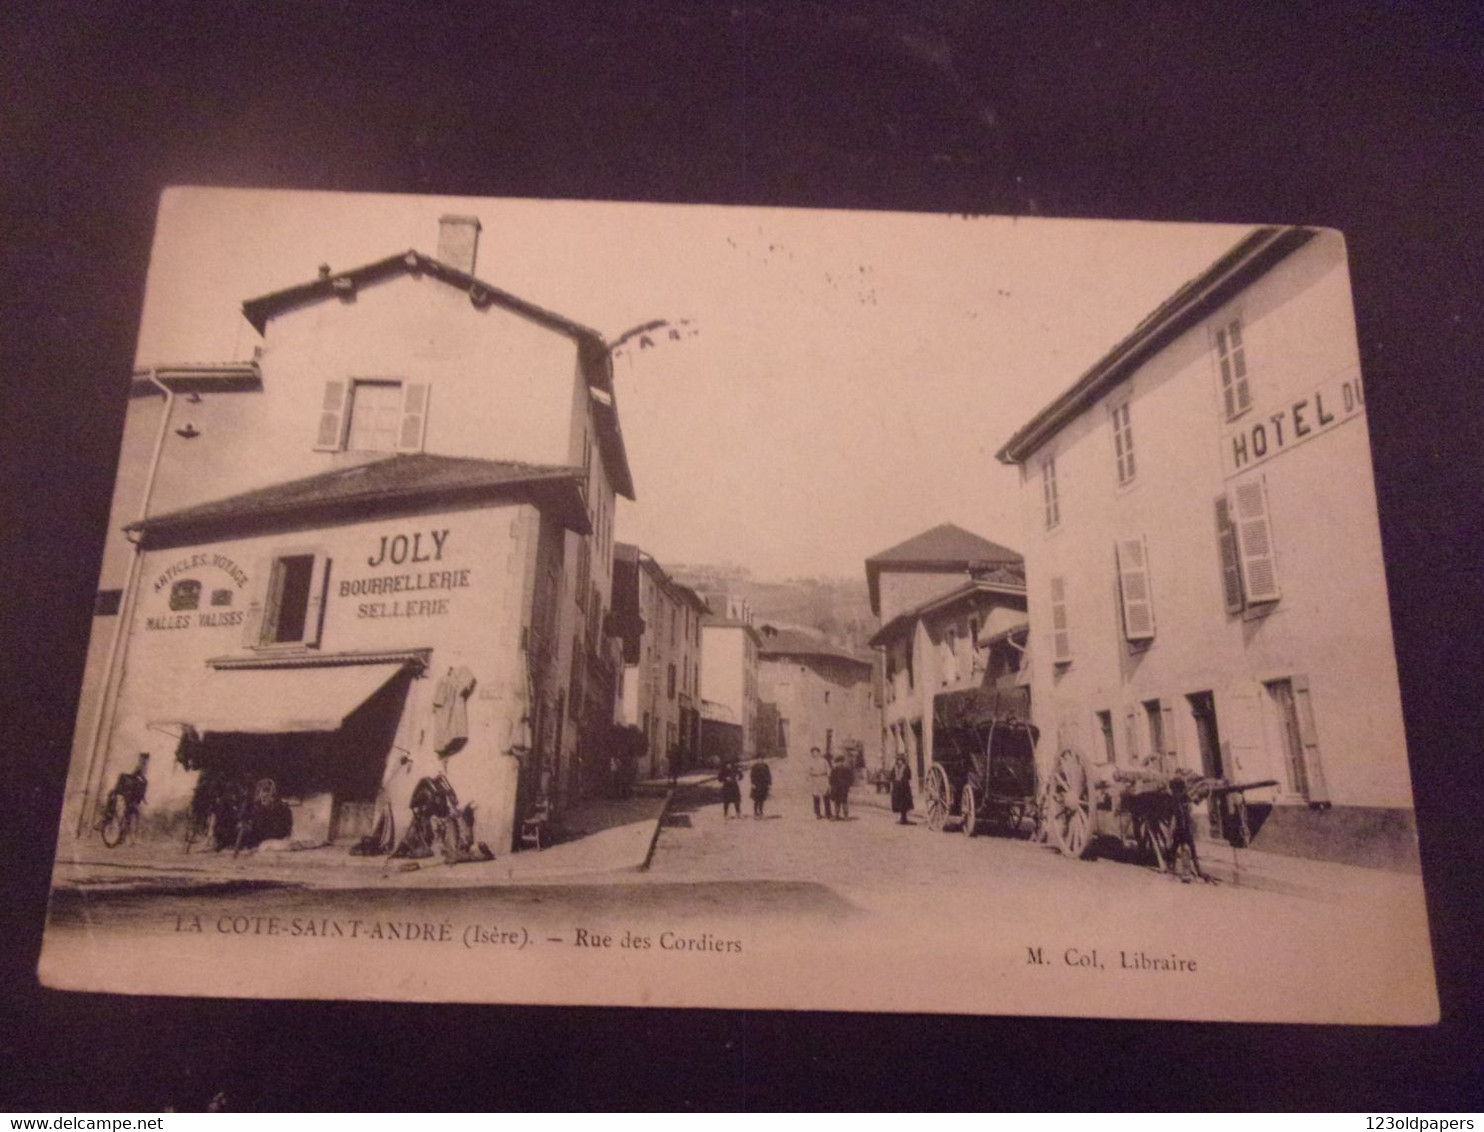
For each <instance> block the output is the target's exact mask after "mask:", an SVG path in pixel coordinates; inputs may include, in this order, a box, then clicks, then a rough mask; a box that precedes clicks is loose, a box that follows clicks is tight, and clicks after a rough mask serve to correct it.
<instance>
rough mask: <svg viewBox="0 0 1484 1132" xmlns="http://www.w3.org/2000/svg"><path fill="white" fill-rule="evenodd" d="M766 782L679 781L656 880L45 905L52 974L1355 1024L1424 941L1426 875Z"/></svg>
mask: <svg viewBox="0 0 1484 1132" xmlns="http://www.w3.org/2000/svg"><path fill="white" fill-rule="evenodd" d="M772 767H773V774H774V789H773V792H772V797H770V799H769V801H768V804H767V813H766V817H765V818H763V819H761V820H758V819H755V818H753V817H752V815H751V800H750V798H748V797H747V786H746V783H745V782H744V785H743V795H744V796H743V810H744V816H743V817H741V818H740V819H737V818H723V816H722V812H721V805H720V797H721V791H720V785H719V783H717V782H716V781H714V780H712V779H704V780H697V779H696V778H695V777H694V776H691V777H690V778H689V779H688V780H687V781H683V782H682V783H681V785H680V787H679V789H678V790H677V791H676V792H675V795H674V797H673V798H672V800H671V805H670V808H669V810H668V813H667V815H666V817H665V819H664V821H663V824H662V826H661V828H660V830H659V836H658V839H657V842H656V845H655V849H654V854H653V858H652V861H651V864H650V867H649V868H648V869H647V870H644V871H628V872H615V873H611V874H606V875H601V876H595V875H589V876H570V877H565V878H564V877H559V876H553V877H551V878H549V879H532V880H531V881H529V882H519V883H509V884H500V885H493V886H491V885H485V886H475V885H471V886H469V887H451V886H439V887H425V888H417V889H409V888H402V889H388V888H385V887H382V888H370V887H364V888H355V887H351V888H326V887H310V886H307V885H306V886H293V885H284V884H265V883H261V882H246V881H236V882H233V881H227V882H224V883H222V884H218V885H216V886H215V887H213V888H207V889H196V890H181V891H178V892H156V893H152V894H151V893H130V892H126V891H118V892H110V891H107V888H106V886H105V887H104V888H94V889H92V890H89V891H85V892H84V891H77V890H72V891H68V890H65V889H58V890H57V891H56V893H55V894H54V896H53V903H52V909H51V926H52V930H51V932H50V933H49V935H48V939H47V948H48V956H47V957H44V959H43V965H42V966H43V976H45V973H46V970H47V967H48V962H49V960H50V961H52V962H54V963H55V964H56V965H57V969H65V968H66V966H67V963H68V960H69V959H70V960H71V961H72V962H73V963H74V964H75V963H76V962H77V958H76V954H69V953H73V952H80V953H87V952H88V950H89V949H90V948H92V947H94V946H96V943H95V937H96V933H98V932H99V931H106V932H108V933H110V937H111V938H112V939H113V940H114V941H115V942H116V943H117V944H119V945H122V946H120V947H119V948H118V950H116V951H115V950H111V952H110V954H111V956H113V957H114V960H113V961H114V962H115V964H116V967H117V968H118V970H124V969H127V970H128V971H129V972H130V978H131V979H134V980H136V981H137V983H138V985H139V987H140V988H141V989H148V988H149V987H151V986H153V985H156V983H157V980H158V979H159V977H160V976H159V973H158V972H159V970H160V964H166V965H168V966H169V968H170V978H171V980H172V985H174V986H181V987H184V988H189V987H191V986H194V985H196V983H198V982H199V987H200V993H223V992H224V991H226V992H229V993H241V994H252V993H261V989H260V988H266V987H269V986H274V987H278V988H280V990H279V993H283V991H282V988H283V986H284V980H285V978H286V976H285V973H284V972H285V969H286V968H289V969H292V971H293V974H292V976H291V977H289V981H290V983H291V984H292V983H294V981H295V980H298V979H302V981H303V986H304V993H307V994H312V995H314V996H323V995H326V994H340V995H344V996H348V997H367V995H368V993H369V994H370V996H371V997H379V996H380V995H381V993H387V994H390V995H391V996H392V997H408V998H431V999H440V998H452V999H464V1000H471V1001H552V1002H563V1001H570V1002H581V1001H596V1002H607V1001H613V1002H629V1003H633V1002H654V1003H662V1002H669V1003H675V1004H682V1005H683V1004H687V1003H693V1002H707V1003H709V1004H713V1005H716V1004H732V1005H748V1004H752V1003H760V1004H771V1005H786V1006H792V1007H795V1008H827V1007H833V1008H836V1009H839V1008H842V1007H849V1006H852V1005H854V1006H855V1007H857V1008H860V1009H912V1010H941V1011H988V1012H1010V1013H1061V1012H1064V1011H1066V1010H1072V1012H1074V1013H1077V1012H1080V1013H1093V1014H1111V1015H1117V1014H1123V1015H1129V1014H1132V1015H1134V1016H1142V1015H1143V1014H1148V1015H1149V1016H1158V1015H1166V1016H1167V1015H1168V1013H1169V1012H1170V1010H1171V1007H1172V1004H1177V1009H1179V1010H1180V1011H1183V1012H1185V1013H1187V1014H1190V1015H1192V1016H1202V1017H1205V1016H1210V1017H1230V1018H1243V1017H1247V1018H1269V1019H1281V1018H1285V1017H1289V1016H1290V1015H1292V1016H1298V1015H1299V1014H1301V1013H1303V1012H1304V1011H1308V1012H1309V1013H1310V1014H1312V1010H1313V1008H1314V1003H1315V1001H1316V999H1317V1000H1319V1001H1321V1002H1322V1001H1334V1002H1336V1003H1344V1004H1346V1005H1345V1007H1344V1011H1343V1016H1344V1017H1345V1018H1347V1019H1350V1020H1357V1021H1358V1020H1362V1019H1363V1018H1365V1017H1369V1016H1370V1015H1369V1014H1368V1013H1367V1012H1368V1011H1369V1010H1370V1009H1372V1007H1374V1009H1375V1010H1377V1011H1385V1010H1388V1009H1390V1008H1391V1006H1392V1005H1394V1003H1392V1002H1391V1000H1392V999H1393V997H1395V998H1396V999H1397V1000H1398V1001H1400V1000H1403V999H1405V998H1406V997H1407V995H1408V994H1409V993H1410V990H1409V988H1407V987H1405V986H1403V985H1401V984H1399V983H1397V982H1396V981H1395V977H1394V974H1393V972H1394V971H1395V970H1398V969H1401V968H1402V967H1403V966H1404V964H1403V963H1402V960H1403V959H1405V958H1406V957H1408V956H1411V955H1415V953H1416V951H1417V949H1418V948H1425V947H1426V946H1427V938H1426V920H1425V916H1424V913H1423V905H1422V895H1421V885H1420V883H1419V881H1418V879H1417V878H1416V877H1415V876H1409V875H1405V874H1400V873H1390V872H1384V871H1381V870H1372V869H1359V868H1352V867H1349V866H1341V865H1326V864H1324V863H1321V862H1316V861H1311V860H1298V859H1290V858H1275V857H1273V856H1272V855H1269V854H1256V853H1245V852H1244V853H1243V854H1241V857H1240V858H1236V857H1235V856H1234V853H1233V851H1232V850H1231V849H1230V848H1229V847H1226V846H1212V847H1210V848H1208V849H1207V850H1206V852H1207V856H1206V858H1205V863H1206V866H1207V870H1208V871H1209V872H1210V873H1212V874H1213V875H1214V876H1216V877H1217V878H1219V879H1218V881H1217V883H1212V884H1200V883H1182V882H1181V881H1180V880H1179V879H1176V878H1174V877H1171V876H1168V875H1166V874H1163V873H1160V872H1157V871H1156V870H1154V869H1153V868H1151V867H1149V865H1148V864H1147V863H1142V862H1138V861H1133V860H1128V859H1111V858H1099V859H1095V860H1092V861H1074V860H1070V859H1068V858H1066V857H1063V856H1061V855H1060V854H1058V853H1057V852H1056V851H1055V850H1053V849H1051V848H1049V847H1047V846H1044V845H1039V844H1035V843H1032V842H1031V841H1029V840H1027V839H1025V837H1024V836H1023V835H1022V836H1021V837H1013V836H1005V835H993V834H983V835H980V836H978V837H974V838H969V837H966V836H964V835H963V834H962V833H960V832H941V831H937V832H935V831H932V830H929V829H928V828H927V827H926V825H925V824H924V822H923V819H922V817H921V815H920V814H918V815H915V816H914V823H913V824H911V825H909V826H902V825H899V824H897V822H896V819H895V817H894V815H892V814H891V813H890V812H889V810H888V809H887V808H886V798H885V797H884V796H880V797H876V796H873V794H872V793H871V792H870V788H869V787H862V788H857V789H856V790H855V791H854V792H853V793H852V804H851V816H850V818H849V819H848V820H843V821H825V820H823V819H816V818H815V817H814V815H813V809H812V804H811V800H810V796H809V791H808V784H807V780H806V778H805V764H804V762H803V761H802V760H793V761H790V760H786V759H785V760H778V761H776V762H774V763H773V764H772ZM1234 861H1235V862H1236V864H1237V871H1236V872H1234V871H1233V864H1234ZM455 875H458V874H455ZM469 875H471V879H472V874H469ZM1259 925H1260V926H1259ZM368 933H372V934H370V935H369V937H368ZM1341 936H1348V937H1350V938H1353V939H1356V940H1360V941H1362V943H1361V944H1360V945H1359V946H1357V947H1356V948H1353V949H1350V950H1347V951H1346V952H1345V953H1344V954H1343V955H1342V954H1339V953H1337V952H1336V951H1335V949H1333V948H1332V947H1329V946H1328V941H1330V940H1333V939H1334V938H1339V937H1341ZM326 937H333V938H326ZM492 940H493V941H495V942H494V943H491V942H490V941H492ZM516 940H518V941H519V942H518V943H517V942H514V941H516ZM388 941H395V942H390V943H389V942H388ZM677 941H678V942H677ZM693 943H694V946H695V947H696V948H697V949H699V950H700V953H696V952H695V951H691V950H687V949H688V948H690V947H692V944H693ZM677 948H678V949H679V950H681V951H685V954H679V955H677V954H674V952H675V951H676V950H677ZM1296 956H1298V957H1304V958H1301V959H1300V961H1297V962H1296V961H1295V957H1296ZM229 957H230V960H231V962H232V964H233V970H234V977H235V978H237V979H238V980H239V981H238V982H237V983H235V984H233V986H232V987H231V988H230V989H229V988H227V987H223V985H222V983H221V975H220V971H221V963H222V962H223V960H225V959H228V958H229ZM429 959H433V960H434V961H433V962H428V961H427V960H429ZM1156 963H1157V964H1159V965H1160V966H1149V964H1156ZM800 970H807V971H809V972H811V974H810V975H809V977H808V978H806V979H804V980H802V981H801V980H800V979H799V978H798V977H797V976H798V972H799V971H800ZM367 971H375V972H377V980H376V981H375V983H374V985H373V987H372V990H371V991H370V992H368V990H367V986H368V985H371V984H368V983H367V982H366V977H367V976H366V972H367ZM1357 979H1364V980H1369V984H1368V985H1374V986H1375V987H1376V988H1377V990H1376V997H1375V1002H1374V1003H1369V1002H1368V1003H1364V1004H1362V1006H1361V1007H1360V1008H1359V1011H1358V1012H1357V1008H1356V1006H1355V1005H1354V1003H1353V1001H1349V1002H1347V1000H1346V999H1345V998H1344V997H1343V995H1342V994H1341V991H1342V990H1343V988H1344V987H1345V986H1346V985H1347V984H1350V983H1352V982H1353V981H1354V980H1357ZM375 986H386V987H388V988H395V989H394V990H387V991H385V992H377V991H376V990H375ZM759 996H760V997H759ZM1340 1016H1341V1015H1337V1018H1339V1017H1340Z"/></svg>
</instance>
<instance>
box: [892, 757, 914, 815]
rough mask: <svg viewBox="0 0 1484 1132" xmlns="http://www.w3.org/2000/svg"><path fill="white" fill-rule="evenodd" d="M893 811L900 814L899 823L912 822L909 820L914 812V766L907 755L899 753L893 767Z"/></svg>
mask: <svg viewBox="0 0 1484 1132" xmlns="http://www.w3.org/2000/svg"><path fill="white" fill-rule="evenodd" d="M891 812H892V813H894V814H897V815H899V824H901V825H911V824H912V823H911V822H909V821H908V820H907V815H908V814H910V813H911V812H912V768H911V767H910V766H908V765H907V756H906V755H898V756H897V761H896V763H895V765H894V766H893V767H892V768H891Z"/></svg>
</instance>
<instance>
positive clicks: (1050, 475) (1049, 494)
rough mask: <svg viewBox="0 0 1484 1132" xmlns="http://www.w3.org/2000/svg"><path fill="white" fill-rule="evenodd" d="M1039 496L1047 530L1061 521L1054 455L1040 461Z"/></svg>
mask: <svg viewBox="0 0 1484 1132" xmlns="http://www.w3.org/2000/svg"><path fill="white" fill-rule="evenodd" d="M1120 482H1121V481H1120ZM1041 496H1042V502H1043V503H1044V505H1045V509H1046V529H1047V530H1048V531H1049V530H1051V529H1052V528H1053V527H1055V526H1056V525H1057V524H1058V523H1060V522H1061V501H1060V499H1059V498H1058V497H1057V494H1056V457H1055V456H1047V457H1046V459H1044V460H1042V461H1041Z"/></svg>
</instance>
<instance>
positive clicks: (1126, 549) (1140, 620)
mask: <svg viewBox="0 0 1484 1132" xmlns="http://www.w3.org/2000/svg"><path fill="white" fill-rule="evenodd" d="M1115 550H1116V553H1117V556H1118V592H1119V595H1120V596H1121V597H1122V599H1123V635H1124V638H1125V639H1126V640H1130V641H1152V640H1153V639H1154V598H1153V595H1152V593H1151V592H1150V586H1149V563H1148V553H1147V548H1146V546H1145V544H1144V539H1143V537H1142V536H1141V537H1139V538H1125V539H1119V540H1118V543H1117V545H1116V547H1115Z"/></svg>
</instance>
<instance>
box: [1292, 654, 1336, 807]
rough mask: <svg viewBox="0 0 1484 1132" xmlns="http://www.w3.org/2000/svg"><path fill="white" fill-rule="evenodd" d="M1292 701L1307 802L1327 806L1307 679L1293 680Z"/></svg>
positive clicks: (1298, 677) (1300, 677) (1299, 677)
mask: <svg viewBox="0 0 1484 1132" xmlns="http://www.w3.org/2000/svg"><path fill="white" fill-rule="evenodd" d="M1292 683H1293V700H1294V706H1295V707H1296V708H1297V709H1298V724H1299V740H1300V742H1302V743H1303V745H1304V770H1305V771H1306V772H1307V773H1308V776H1309V801H1310V802H1311V803H1317V804H1322V805H1326V806H1327V805H1329V802H1330V798H1329V784H1328V783H1327V782H1326V781H1325V779H1324V764H1323V763H1321V762H1320V761H1319V731H1318V729H1317V728H1316V727H1315V726H1314V704H1313V702H1312V701H1311V700H1310V698H1309V678H1308V677H1307V676H1295V677H1294V678H1293V681H1292Z"/></svg>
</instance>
